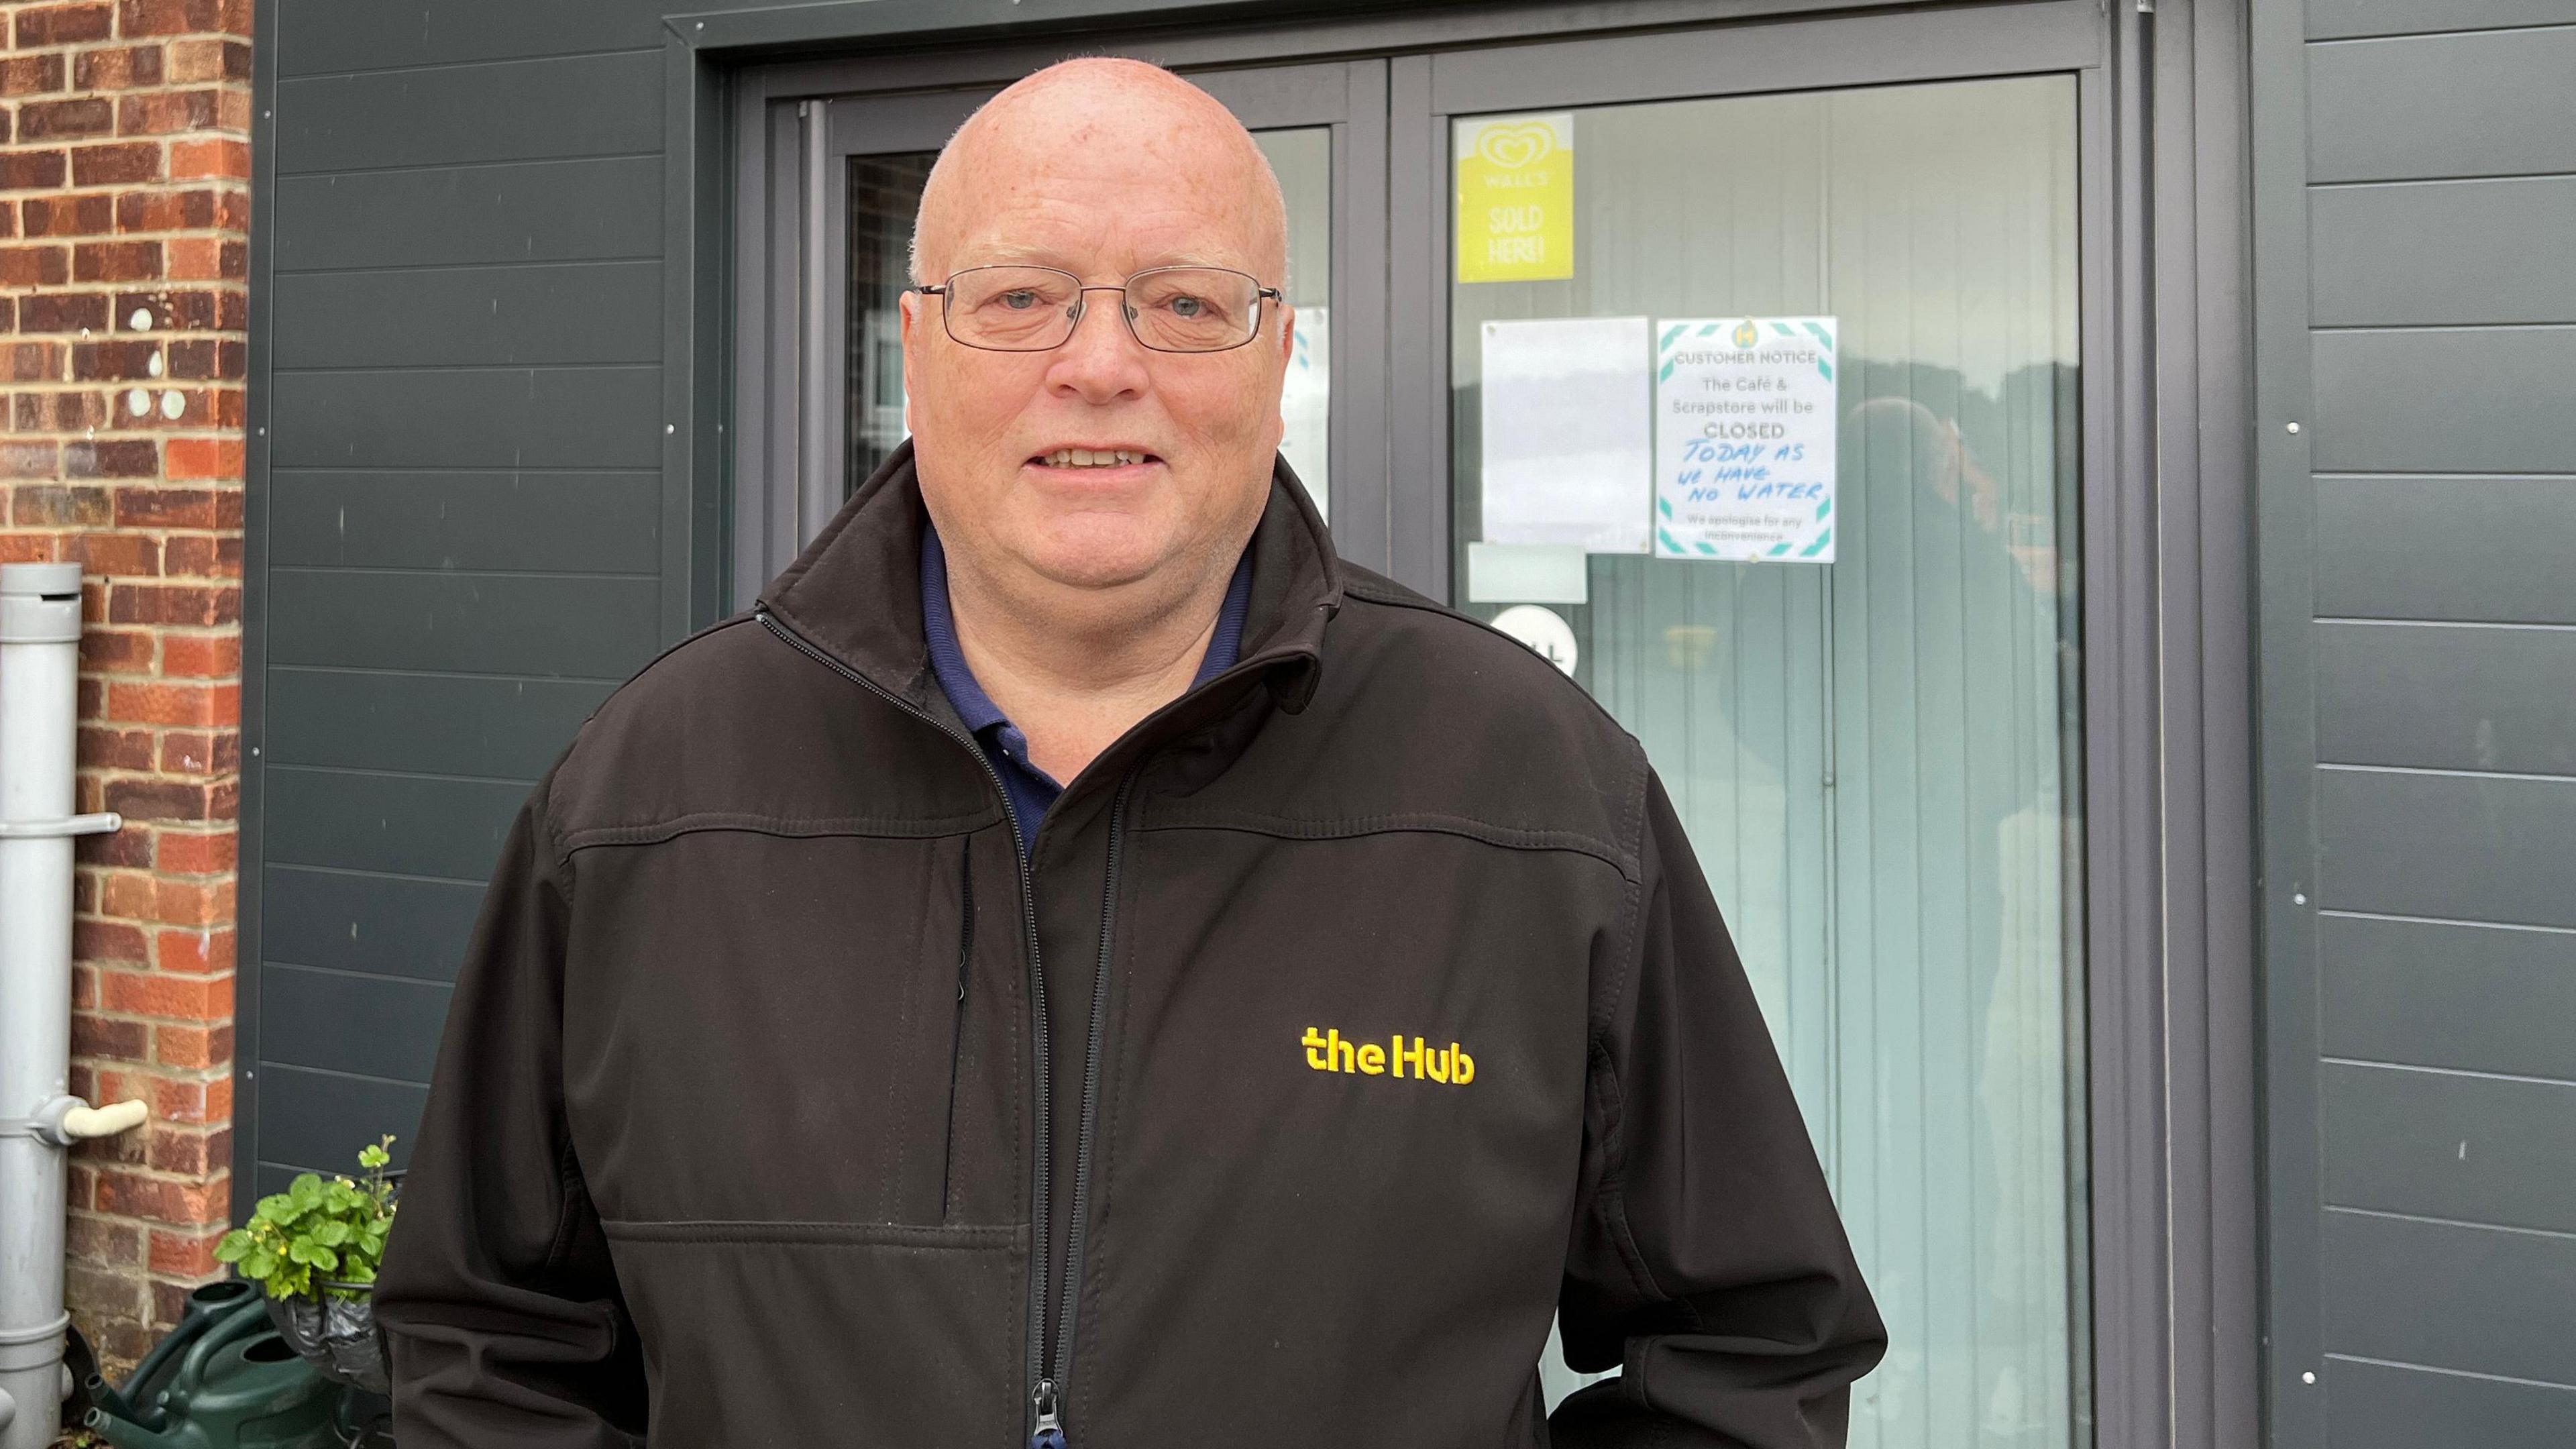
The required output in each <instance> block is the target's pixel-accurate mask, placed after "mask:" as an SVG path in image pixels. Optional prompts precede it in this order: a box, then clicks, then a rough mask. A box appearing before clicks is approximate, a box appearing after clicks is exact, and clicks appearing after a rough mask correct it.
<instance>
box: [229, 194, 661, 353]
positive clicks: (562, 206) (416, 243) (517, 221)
mask: <svg viewBox="0 0 2576 1449" xmlns="http://www.w3.org/2000/svg"><path fill="white" fill-rule="evenodd" d="M276 206H277V215H276V220H275V222H274V223H272V224H271V226H270V227H269V236H270V237H271V238H272V240H273V242H274V245H275V247H276V256H277V271H278V272H279V274H280V275H283V274H285V273H288V272H296V271H309V270H313V269H316V268H323V267H413V266H431V265H437V266H461V265H467V264H471V263H477V262H552V261H577V260H586V259H594V258H601V257H652V256H659V255H660V254H661V251H662V158H661V157H659V156H629V157H615V158H610V159H605V160H585V161H543V162H533V163H530V164H527V165H520V166H451V167H441V168H437V169H433V170H425V171H377V172H368V173H363V174H359V175H353V176H282V177H279V178H278V181H277V202H276ZM279 340H281V341H284V340H287V339H283V338H281V339H279Z"/></svg>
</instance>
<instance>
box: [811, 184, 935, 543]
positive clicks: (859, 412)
mask: <svg viewBox="0 0 2576 1449" xmlns="http://www.w3.org/2000/svg"><path fill="white" fill-rule="evenodd" d="M938 159H939V153H938V152H936V151H913V152H907V153H903V154H900V155H890V156H853V157H851V158H850V274H849V278H850V318H849V336H850V357H849V387H850V426H849V459H848V463H847V466H846V467H844V469H843V470H842V475H841V488H842V491H843V493H844V494H846V493H847V492H848V491H849V490H851V489H854V488H857V487H858V486H859V485H860V484H862V483H865V482H866V481H868V475H869V474H871V473H874V472H875V471H876V470H877V465H878V464H880V463H882V462H884V461H885V460H886V457H887V455H888V454H890V453H892V452H893V451H894V450H895V445H896V444H898V443H901V442H902V441H903V440H904V438H905V437H906V436H907V433H906V430H905V428H904V425H903V313H902V310H901V301H902V297H903V289H904V288H905V287H906V286H907V285H909V284H910V283H911V281H912V277H911V266H912V219H913V217H915V216H916V215H918V214H919V213H920V211H921V188H922V185H923V183H925V182H927V181H928V180H929V179H930V164H931V163H932V162H934V161H936V160H938ZM818 526H819V525H818Z"/></svg>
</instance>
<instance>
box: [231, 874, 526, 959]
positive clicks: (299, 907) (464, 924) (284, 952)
mask: <svg viewBox="0 0 2576 1449" xmlns="http://www.w3.org/2000/svg"><path fill="white" fill-rule="evenodd" d="M483 891H484V886H483V882H482V881H481V880H474V881H440V880H411V879H406V878H403V877H399V876H386V875H368V874H363V873H360V872H355V871H347V870H316V869H312V868H309V867H302V866H291V865H272V866H270V867H268V868H267V869H266V870H264V871H262V872H261V873H260V906H261V911H260V916H261V919H260V938H259V944H260V954H261V955H263V956H265V957H266V958H268V959H269V960H271V961H291V962H295V963H297V964H300V965H305V966H333V967H337V968H339V969H341V970H343V971H372V972H375V973H377V974H379V975H384V976H408V977H412V978H415V979H417V980H421V981H451V982H452V981H454V980H455V979H456V968H457V965H458V964H459V963H460V962H462V961H463V960H464V959H465V943H466V941H467V939H468V938H469V937H470V936H472V934H473V932H474V917H475V914H476V913H477V912H479V911H481V910H482V909H483Z"/></svg>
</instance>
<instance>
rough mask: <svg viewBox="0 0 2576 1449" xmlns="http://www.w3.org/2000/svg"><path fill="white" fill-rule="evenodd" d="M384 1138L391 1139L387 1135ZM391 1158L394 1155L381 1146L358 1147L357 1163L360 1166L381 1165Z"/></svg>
mask: <svg viewBox="0 0 2576 1449" xmlns="http://www.w3.org/2000/svg"><path fill="white" fill-rule="evenodd" d="M385 1140H386V1141H388V1142H390V1141H392V1140H393V1139H392V1138H390V1137H388V1138H386V1139H385ZM393 1160H394V1155H393V1154H392V1153H390V1152H387V1151H386V1150H384V1149H383V1148H381V1147H361V1148H359V1149H358V1165H359V1166H360V1167H382V1166H384V1165H385V1164H386V1163H388V1162H391V1161H393Z"/></svg>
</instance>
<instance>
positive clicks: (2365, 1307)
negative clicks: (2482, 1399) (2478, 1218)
mask: <svg viewBox="0 0 2576 1449" xmlns="http://www.w3.org/2000/svg"><path fill="white" fill-rule="evenodd" d="M2323 1247H2324V1250H2325V1253H2324V1274H2323V1277H2324V1283H2323V1288H2324V1293H2323V1303H2322V1307H2323V1309H2324V1327H2325V1342H2326V1349H2327V1351H2328V1352H2330V1353H2342V1354H2351V1355H2354V1356H2356V1357H2360V1358H2376V1359H2387V1360H2393V1361H2395V1362H2398V1363H2414V1364H2428V1365H2431V1366H2433V1367H2436V1368H2456V1369H2467V1370H2470V1371H2473V1372H2477V1373H2488V1374H2505V1375H2510V1376H2511V1377H2514V1378H2521V1379H2537V1380H2540V1381H2542V1382H2544V1383H2553V1384H2576V1334H2571V1333H2569V1332H2568V1331H2567V1305H2568V1304H2570V1303H2576V1238H2570V1237H2562V1236H2556V1235H2550V1234H2542V1233H2518V1232H2511V1231H2507V1230H2504V1229H2500V1228H2470V1227H2456V1226H2452V1225H2450V1224H2445V1223H2426V1222H2416V1221H2410V1220H2408V1219H2404V1218H2380V1217H2370V1216H2366V1215H2363V1214H2359V1213H2339V1212H2328V1213H2327V1214H2326V1217H2325V1240H2324V1244H2323ZM2433 1442H2434V1443H2438V1444H2458V1445H2464V1446H2465V1445H2468V1444H2471V1443H2474V1442H2475V1441H2472V1440H2467V1439H2440V1440H2435V1441H2433Z"/></svg>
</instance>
